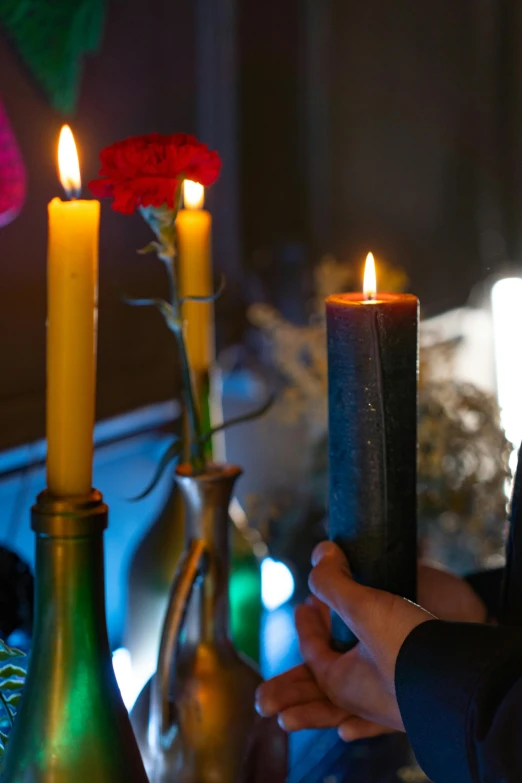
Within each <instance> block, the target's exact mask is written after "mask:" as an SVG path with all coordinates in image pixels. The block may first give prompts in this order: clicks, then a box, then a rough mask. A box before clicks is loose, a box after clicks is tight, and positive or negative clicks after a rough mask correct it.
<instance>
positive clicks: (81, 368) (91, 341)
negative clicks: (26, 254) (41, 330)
mask: <svg viewBox="0 0 522 783" xmlns="http://www.w3.org/2000/svg"><path fill="white" fill-rule="evenodd" d="M58 163H59V170H60V180H61V182H62V185H63V187H64V188H65V191H66V193H67V195H68V196H69V198H71V200H70V201H65V202H64V201H61V200H60V199H59V198H55V199H53V200H52V201H51V202H50V204H49V206H48V211H49V240H48V253H47V487H48V489H49V491H50V492H51V493H52V494H53V495H55V496H57V497H70V496H73V495H83V494H86V493H87V492H89V491H90V489H91V486H92V457H93V429H94V415H95V390H96V331H97V299H98V227H99V220H100V202H99V201H94V200H92V201H84V200H76V199H74V195H75V194H79V192H80V189H81V180H80V170H79V164H78V156H77V153H76V147H75V144H74V139H73V136H72V133H71V130H70V128H69V127H68V126H64V127H63V128H62V132H61V134H60V142H59V145H58Z"/></svg>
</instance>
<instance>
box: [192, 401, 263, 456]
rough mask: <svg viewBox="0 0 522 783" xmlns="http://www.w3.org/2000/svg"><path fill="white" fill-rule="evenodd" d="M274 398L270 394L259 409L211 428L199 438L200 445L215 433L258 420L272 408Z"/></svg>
mask: <svg viewBox="0 0 522 783" xmlns="http://www.w3.org/2000/svg"><path fill="white" fill-rule="evenodd" d="M275 398H276V395H275V394H271V395H270V397H269V398H268V400H267V401H266V402H265V403H264V404H263V405H262V406H261V407H260V408H257V409H256V410H254V411H252V412H251V413H246V414H245V415H244V416H237V417H236V418H235V419H229V420H228V421H224V422H223V423H222V424H218V425H217V427H212V429H211V430H209V431H208V432H205V433H204V435H203V436H202V437H201V440H200V443H201V444H202V445H204V444H205V443H207V442H208V441H209V440H210V439H211V438H212V437H213V436H214V435H215V434H216V433H217V432H222V431H223V430H226V429H228V428H229V427H234V426H235V425H236V424H244V422H246V421H252V420H253V419H258V418H259V417H260V416H263V414H265V413H266V412H267V411H268V410H269V409H270V408H271V407H272V405H273V404H274V401H275Z"/></svg>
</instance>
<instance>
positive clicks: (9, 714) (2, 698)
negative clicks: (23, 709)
mask: <svg viewBox="0 0 522 783" xmlns="http://www.w3.org/2000/svg"><path fill="white" fill-rule="evenodd" d="M0 701H1V702H2V704H3V705H4V711H5V713H6V715H7V717H8V718H9V722H10V724H11V726H12V725H13V714H12V712H11V709H10V707H9V704H8V703H7V701H6V698H5V696H4V694H3V693H2V691H0Z"/></svg>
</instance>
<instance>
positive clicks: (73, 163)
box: [58, 125, 82, 198]
mask: <svg viewBox="0 0 522 783" xmlns="http://www.w3.org/2000/svg"><path fill="white" fill-rule="evenodd" d="M58 170H59V172H60V182H61V183H62V186H63V189H64V190H65V192H66V193H67V196H68V198H77V197H78V196H79V195H80V190H81V188H82V180H81V177H80V163H79V161H78V152H77V150H76V144H75V143H74V136H73V134H72V130H71V129H70V127H69V126H68V125H64V126H63V127H62V130H61V131H60V141H59V142H58Z"/></svg>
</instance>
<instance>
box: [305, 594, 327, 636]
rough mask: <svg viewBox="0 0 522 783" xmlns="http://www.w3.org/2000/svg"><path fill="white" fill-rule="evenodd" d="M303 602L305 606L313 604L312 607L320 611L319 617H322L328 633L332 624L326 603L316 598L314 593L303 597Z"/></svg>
mask: <svg viewBox="0 0 522 783" xmlns="http://www.w3.org/2000/svg"><path fill="white" fill-rule="evenodd" d="M305 604H306V605H307V606H313V607H314V609H317V611H318V612H319V613H320V615H321V617H322V618H323V621H324V624H325V626H326V628H327V630H328V633H330V629H331V626H332V615H331V612H330V609H329V608H328V607H327V605H326V604H324V603H323V602H322V601H320V600H319V598H317V597H316V596H315V595H309V596H308V597H307V598H306V599H305Z"/></svg>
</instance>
